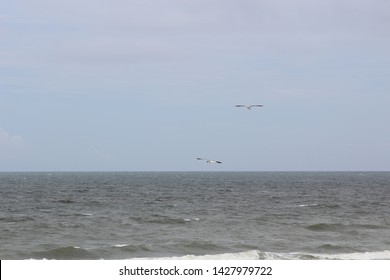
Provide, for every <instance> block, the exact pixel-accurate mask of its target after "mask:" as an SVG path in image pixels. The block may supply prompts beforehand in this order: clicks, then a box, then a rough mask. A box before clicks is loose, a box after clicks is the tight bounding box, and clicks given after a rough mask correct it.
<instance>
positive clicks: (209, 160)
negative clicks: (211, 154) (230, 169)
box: [196, 157, 222, 163]
mask: <svg viewBox="0 0 390 280" xmlns="http://www.w3.org/2000/svg"><path fill="white" fill-rule="evenodd" d="M196 159H197V160H205V161H206V162H207V163H222V161H219V160H214V159H207V158H199V157H198V158H196Z"/></svg>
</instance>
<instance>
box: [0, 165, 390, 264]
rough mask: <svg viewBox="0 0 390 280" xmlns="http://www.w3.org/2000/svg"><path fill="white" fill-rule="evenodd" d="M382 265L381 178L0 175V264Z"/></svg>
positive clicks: (387, 207)
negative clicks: (231, 261) (336, 261)
mask: <svg viewBox="0 0 390 280" xmlns="http://www.w3.org/2000/svg"><path fill="white" fill-rule="evenodd" d="M195 256H201V257H200V258H202V257H203V258H210V257H214V258H222V259H223V258H259V259H269V258H276V259H279V258H281V259H284V258H288V259H312V258H320V259H322V258H343V259H344V258H347V259H348V258H369V259H376V258H379V259H384V258H385V259H390V172H361V173H358V172H318V173H317V172H220V173H219V172H210V173H204V172H162V173H160V172H119V173H114V172H105V173H104V172H103V173H71V172H70V173H0V258H1V259H29V258H37V259H42V258H47V259H130V258H159V257H184V258H196V257H195Z"/></svg>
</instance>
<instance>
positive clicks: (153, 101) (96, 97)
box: [0, 0, 390, 171]
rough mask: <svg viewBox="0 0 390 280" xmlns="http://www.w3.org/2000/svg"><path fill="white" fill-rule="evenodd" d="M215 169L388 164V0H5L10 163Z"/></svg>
mask: <svg viewBox="0 0 390 280" xmlns="http://www.w3.org/2000/svg"><path fill="white" fill-rule="evenodd" d="M247 103H248V104H249V103H260V104H264V107H262V108H254V109H252V110H251V111H249V110H246V109H244V108H236V107H234V105H235V104H247ZM196 157H209V158H212V159H216V160H220V161H222V162H223V164H207V163H206V162H201V161H197V160H196V159H195V158H196ZM204 170H210V171H230V170H237V171H300V170H308V171H312V170H313V171H314V170H319V171H333V170H335V171H344V170H347V171H349V170H350V171H363V170H368V171H373V170H379V171H381V170H382V171H383V170H387V171H388V170H390V1H388V0H370V1H367V0H327V1H323V0H240V1H238V0H235V1H233V0H57V1H52V0H34V1H31V0H2V1H1V2H0V171H204Z"/></svg>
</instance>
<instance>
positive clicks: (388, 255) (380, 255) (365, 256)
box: [314, 250, 390, 260]
mask: <svg viewBox="0 0 390 280" xmlns="http://www.w3.org/2000/svg"><path fill="white" fill-rule="evenodd" d="M314 256H316V257H319V258H320V259H329V260H390V251H389V250H385V251H378V252H364V253H349V254H333V255H326V254H318V255H314Z"/></svg>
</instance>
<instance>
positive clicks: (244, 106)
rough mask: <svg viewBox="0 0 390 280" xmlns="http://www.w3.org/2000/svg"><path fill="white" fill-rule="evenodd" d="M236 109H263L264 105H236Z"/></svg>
mask: <svg viewBox="0 0 390 280" xmlns="http://www.w3.org/2000/svg"><path fill="white" fill-rule="evenodd" d="M236 107H242V108H247V109H248V110H250V109H252V107H263V105H262V104H251V105H236Z"/></svg>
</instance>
